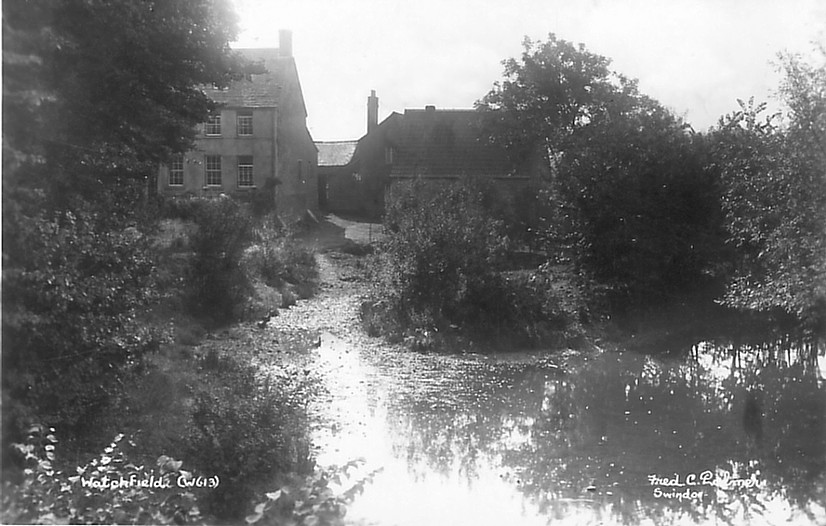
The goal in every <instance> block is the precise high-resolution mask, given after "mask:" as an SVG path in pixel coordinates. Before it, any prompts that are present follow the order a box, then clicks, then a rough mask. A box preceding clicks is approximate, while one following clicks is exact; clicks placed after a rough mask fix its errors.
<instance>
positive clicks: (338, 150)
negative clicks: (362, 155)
mask: <svg viewBox="0 0 826 526" xmlns="http://www.w3.org/2000/svg"><path fill="white" fill-rule="evenodd" d="M315 145H316V148H318V165H319V166H344V165H346V164H348V163H349V162H350V161H352V160H353V154H354V153H356V146H358V141H316V143H315Z"/></svg>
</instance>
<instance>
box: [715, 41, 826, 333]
mask: <svg viewBox="0 0 826 526" xmlns="http://www.w3.org/2000/svg"><path fill="white" fill-rule="evenodd" d="M823 58H826V53H823ZM781 64H782V66H781V67H782V68H783V70H784V71H785V74H786V78H785V80H784V81H783V83H782V84H781V86H780V91H779V93H780V95H781V96H782V98H783V100H784V101H785V102H786V104H787V106H788V110H787V112H786V115H785V119H782V115H771V116H765V115H764V111H765V104H758V105H755V104H754V102H753V100H750V101H749V103H745V102H743V101H739V102H740V109H739V110H738V111H736V112H734V113H732V114H729V115H727V116H725V117H723V118H721V119H720V123H719V125H718V126H717V128H716V129H715V130H714V132H713V134H712V139H713V144H714V162H715V168H717V169H718V170H719V171H720V173H721V176H722V179H723V182H724V184H725V199H724V207H725V211H726V220H727V228H728V231H729V233H730V241H731V243H732V245H733V246H734V247H735V248H736V249H737V251H738V253H739V255H740V259H739V263H738V268H737V269H736V273H735V275H734V277H733V279H732V280H731V282H730V283H729V287H728V291H727V293H726V295H725V297H724V301H725V302H726V303H727V304H729V305H731V306H734V307H737V308H741V309H748V310H756V311H764V312H766V311H773V310H781V311H785V312H786V313H788V314H791V315H793V316H795V317H797V318H799V319H802V320H806V321H807V322H809V324H810V328H816V329H819V330H820V331H822V330H824V319H826V61H824V63H823V64H821V65H820V66H818V67H815V66H812V65H809V64H807V63H805V62H803V61H802V60H801V59H800V58H799V57H797V56H790V55H781Z"/></svg>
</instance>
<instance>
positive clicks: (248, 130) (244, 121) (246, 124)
mask: <svg viewBox="0 0 826 526" xmlns="http://www.w3.org/2000/svg"><path fill="white" fill-rule="evenodd" d="M237 125H238V135H252V111H251V110H238V116H237Z"/></svg>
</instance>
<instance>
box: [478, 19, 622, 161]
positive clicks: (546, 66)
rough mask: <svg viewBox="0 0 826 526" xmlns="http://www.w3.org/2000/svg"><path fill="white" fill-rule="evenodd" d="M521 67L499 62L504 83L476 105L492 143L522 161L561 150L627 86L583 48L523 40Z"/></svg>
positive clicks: (560, 42) (510, 61) (550, 156)
mask: <svg viewBox="0 0 826 526" xmlns="http://www.w3.org/2000/svg"><path fill="white" fill-rule="evenodd" d="M522 46H523V48H524V50H523V52H522V57H521V60H520V61H517V60H516V59H514V58H511V59H508V60H505V61H503V65H504V66H505V71H504V76H505V79H504V81H502V82H501V83H500V82H497V83H495V84H494V86H493V89H492V90H491V91H490V92H489V93H488V94H487V95H485V97H484V98H483V99H482V100H481V101H479V102H477V104H476V107H477V109H479V110H481V111H483V112H484V116H485V119H486V126H487V129H488V132H489V134H490V137H491V139H492V140H493V141H494V142H498V143H500V144H502V145H503V146H505V147H506V148H507V149H508V150H509V151H511V152H512V154H513V156H514V157H515V158H516V159H518V160H522V159H524V158H525V157H526V156H527V155H529V154H530V152H532V151H534V150H535V149H536V148H537V147H539V148H540V151H541V152H542V153H543V155H544V156H545V158H546V160H547V161H549V162H553V159H554V158H555V157H556V155H558V154H559V153H560V152H561V151H563V150H564V148H565V145H566V142H567V140H568V138H569V137H570V136H571V134H572V133H573V132H574V131H575V130H577V129H578V128H580V127H582V126H585V125H587V124H588V123H589V122H591V121H593V120H594V119H595V118H596V117H597V116H598V115H600V114H601V113H604V104H605V103H606V102H607V101H609V100H611V98H613V97H614V96H615V95H616V94H617V88H616V86H617V85H619V84H622V85H625V84H627V80H626V79H624V78H622V77H619V76H616V75H613V74H612V73H611V71H610V70H609V66H610V63H611V62H610V60H609V59H607V58H605V57H603V56H600V55H597V54H594V53H591V52H590V51H588V50H586V49H585V46H584V45H583V44H579V45H578V46H575V45H574V44H573V43H571V42H568V41H566V40H563V39H559V38H557V37H556V35H554V34H553V33H551V34H550V35H548V40H547V41H546V42H534V41H532V40H531V39H529V38H527V37H526V38H525V40H524V41H523V43H522Z"/></svg>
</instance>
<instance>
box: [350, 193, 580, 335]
mask: <svg viewBox="0 0 826 526" xmlns="http://www.w3.org/2000/svg"><path fill="white" fill-rule="evenodd" d="M486 190H489V188H487V187H486V186H485V185H484V184H479V183H478V182H476V181H463V182H460V183H456V184H449V185H444V186H440V187H433V186H432V185H429V184H427V183H423V182H413V183H410V184H408V185H395V186H394V187H393V188H392V189H391V192H390V193H389V194H388V199H387V214H386V217H385V221H386V226H387V230H388V232H389V238H388V240H387V241H386V243H385V245H384V246H383V247H382V251H381V253H380V254H378V255H377V256H376V258H375V264H374V265H373V267H374V272H375V273H376V280H377V282H378V285H377V289H376V291H375V295H374V298H373V299H372V301H368V302H365V303H364V304H363V305H362V308H361V319H362V323H363V324H364V326H365V328H366V330H367V332H368V334H371V335H379V334H382V335H386V336H390V337H391V338H392V339H405V340H406V341H407V342H408V343H409V344H410V345H411V346H412V347H414V348H421V349H428V348H433V347H436V346H439V345H440V344H442V343H446V342H449V341H451V339H453V338H455V337H456V336H457V335H458V336H459V337H460V338H461V337H471V338H473V339H474V340H479V341H482V340H484V341H486V342H488V343H497V342H500V343H501V341H502V340H507V341H508V342H509V343H514V342H516V343H517V344H525V345H531V344H536V343H539V342H544V343H552V342H554V343H572V340H574V339H576V338H577V337H578V336H579V335H580V333H579V323H578V319H579V314H580V310H581V309H583V308H584V306H583V305H582V304H581V302H580V301H579V298H578V297H575V296H576V295H575V294H573V293H574V291H573V289H570V288H565V287H564V285H561V284H562V283H563V282H564V280H562V279H559V280H557V281H555V282H554V283H552V281H553V280H552V279H551V276H552V274H553V271H551V270H550V269H551V267H550V266H546V267H544V268H543V270H536V271H527V272H517V273H504V272H502V269H503V268H504V267H505V263H506V254H505V248H506V247H507V246H508V244H509V239H508V237H507V236H505V235H503V232H504V228H505V225H506V222H505V220H506V219H507V218H508V217H509V215H510V214H512V213H513V210H512V209H510V210H509V209H508V206H510V205H511V204H512V203H508V202H507V201H502V200H499V199H496V198H495V195H494V194H490V193H488V192H486ZM492 196H493V197H492ZM500 218H504V220H503V219H500ZM511 226H516V224H515V223H511ZM517 228H518V226H517ZM558 277H559V276H554V278H558ZM569 283H570V282H569ZM563 288H564V289H565V290H562V289H563Z"/></svg>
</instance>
